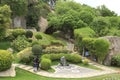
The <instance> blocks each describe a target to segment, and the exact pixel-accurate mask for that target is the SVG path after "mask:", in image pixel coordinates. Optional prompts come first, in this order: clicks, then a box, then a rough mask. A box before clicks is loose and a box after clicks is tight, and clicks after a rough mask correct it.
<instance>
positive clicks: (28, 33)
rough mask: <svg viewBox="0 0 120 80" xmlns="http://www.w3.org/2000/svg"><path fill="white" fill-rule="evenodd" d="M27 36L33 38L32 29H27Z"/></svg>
mask: <svg viewBox="0 0 120 80" xmlns="http://www.w3.org/2000/svg"><path fill="white" fill-rule="evenodd" d="M25 36H26V37H27V38H32V36H33V32H32V31H26V34H25Z"/></svg>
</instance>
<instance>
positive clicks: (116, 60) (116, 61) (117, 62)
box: [111, 54, 120, 67]
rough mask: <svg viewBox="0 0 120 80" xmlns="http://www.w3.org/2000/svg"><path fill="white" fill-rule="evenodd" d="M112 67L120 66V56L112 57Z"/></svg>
mask: <svg viewBox="0 0 120 80" xmlns="http://www.w3.org/2000/svg"><path fill="white" fill-rule="evenodd" d="M111 65H112V66H118V67H119V66H120V54H116V55H113V56H112V59H111Z"/></svg>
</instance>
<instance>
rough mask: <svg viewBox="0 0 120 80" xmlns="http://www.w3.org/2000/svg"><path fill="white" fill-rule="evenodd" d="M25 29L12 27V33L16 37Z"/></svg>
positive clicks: (23, 33)
mask: <svg viewBox="0 0 120 80" xmlns="http://www.w3.org/2000/svg"><path fill="white" fill-rule="evenodd" d="M25 33H26V31H25V30H24V29H13V31H12V35H13V36H14V37H15V38H17V37H18V36H21V35H25Z"/></svg>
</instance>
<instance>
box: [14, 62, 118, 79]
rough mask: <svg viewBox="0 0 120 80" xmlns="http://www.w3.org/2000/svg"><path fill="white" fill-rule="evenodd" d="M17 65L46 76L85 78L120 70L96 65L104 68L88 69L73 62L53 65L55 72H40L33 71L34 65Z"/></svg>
mask: <svg viewBox="0 0 120 80" xmlns="http://www.w3.org/2000/svg"><path fill="white" fill-rule="evenodd" d="M15 65H16V67H19V68H21V69H24V70H27V71H29V72H32V73H34V74H38V75H42V76H46V77H54V78H85V77H93V76H99V75H104V74H110V73H117V72H118V71H115V70H112V69H110V68H108V67H105V66H100V65H95V66H96V67H99V68H101V69H103V70H93V69H88V68H84V67H79V66H77V65H73V64H71V65H70V66H66V67H61V66H59V65H58V66H52V68H54V69H55V70H56V71H55V72H54V73H49V72H46V71H43V70H40V71H38V72H34V71H33V67H32V66H28V65H23V64H15Z"/></svg>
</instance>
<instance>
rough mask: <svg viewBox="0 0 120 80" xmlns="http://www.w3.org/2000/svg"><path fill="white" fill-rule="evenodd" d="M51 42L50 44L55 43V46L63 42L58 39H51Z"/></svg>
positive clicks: (62, 44) (61, 44)
mask: <svg viewBox="0 0 120 80" xmlns="http://www.w3.org/2000/svg"><path fill="white" fill-rule="evenodd" d="M51 44H52V45H56V46H64V45H65V44H64V43H63V42H62V41H60V40H52V41H51Z"/></svg>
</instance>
